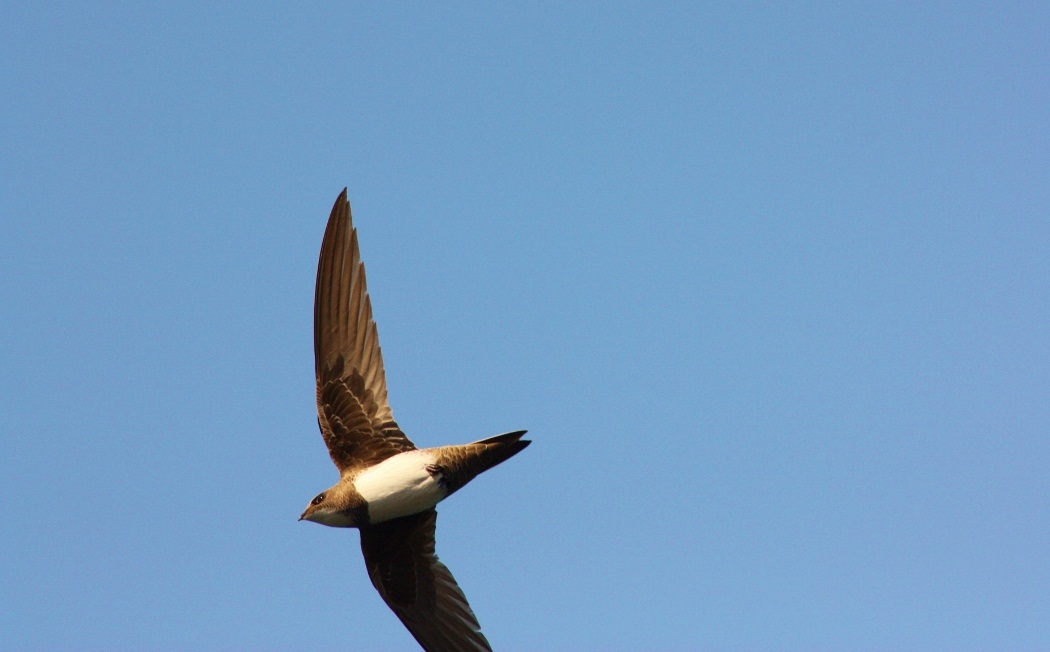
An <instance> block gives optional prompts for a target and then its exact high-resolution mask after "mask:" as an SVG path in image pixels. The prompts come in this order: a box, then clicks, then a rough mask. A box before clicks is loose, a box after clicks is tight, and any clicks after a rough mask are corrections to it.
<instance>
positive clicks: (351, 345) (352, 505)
mask: <svg viewBox="0 0 1050 652" xmlns="http://www.w3.org/2000/svg"><path fill="white" fill-rule="evenodd" d="M314 366H315V371H316V377H317V424H318V426H319V427H320V429H321V435H322V437H323V439H324V443H325V445H326V446H327V448H328V453H329V456H330V457H331V458H332V462H334V463H335V466H336V468H337V469H338V470H339V481H338V482H337V483H336V484H334V485H333V486H332V487H330V488H328V489H326V490H324V491H322V492H321V493H319V494H317V496H316V497H315V498H314V499H313V500H311V501H310V504H309V505H308V506H307V507H306V510H305V511H303V513H302V515H300V516H299V520H300V521H303V520H306V521H312V522H315V523H320V524H323V525H328V526H331V527H343V528H357V529H358V530H360V533H361V552H362V554H363V555H364V560H365V567H366V569H367V570H368V577H369V579H371V581H372V584H373V586H375V588H376V590H377V591H378V592H379V595H380V596H381V597H382V598H383V600H384V601H385V602H386V604H387V606H389V607H390V609H391V610H392V611H393V612H394V614H395V615H397V617H398V618H399V619H400V620H401V622H402V623H403V624H404V626H405V627H406V628H407V629H408V631H409V632H410V633H411V634H412V636H413V637H415V639H416V641H417V642H418V643H419V644H420V646H422V648H423V649H424V650H427V651H428V652H449V651H457V652H458V651H460V650H491V649H492V647H491V646H490V645H489V642H488V640H487V639H486V638H485V635H484V634H482V633H481V626H480V625H479V623H478V619H477V617H476V616H475V615H474V611H473V610H472V609H471V608H470V604H469V603H468V602H467V598H466V596H465V595H464V594H463V591H462V590H461V589H460V587H459V585H458V584H457V583H456V580H455V578H454V577H453V576H452V573H451V572H449V570H448V568H447V567H446V566H445V565H444V564H443V563H441V562H440V561H439V560H438V557H437V555H436V554H435V552H434V531H435V528H436V525H437V511H436V510H435V509H434V508H435V506H436V505H437V504H438V503H439V502H441V501H442V500H444V499H445V498H448V497H449V496H450V495H452V494H453V493H455V492H456V491H458V490H459V489H462V488H463V486H464V485H466V484H467V483H468V482H470V481H471V480H472V479H473V478H474V477H476V476H477V475H478V474H480V473H482V472H483V471H486V470H488V469H490V468H492V467H494V466H496V465H497V464H499V463H501V462H504V461H506V460H507V459H509V458H511V457H513V456H514V455H516V454H517V453H519V452H521V451H522V450H523V449H524V448H525V447H526V446H528V445H529V444H530V443H532V442H531V441H529V440H525V439H522V438H521V437H522V435H524V434H525V432H526V431H524V430H517V431H514V432H508V433H505V434H502V435H496V436H495V437H489V438H488V439H482V440H480V441H475V442H473V443H470V444H462V445H452V446H439V447H436V448H417V447H416V446H415V445H414V444H413V443H412V442H411V441H410V440H409V439H408V437H407V436H406V435H405V433H404V432H402V431H401V428H400V427H398V425H397V422H395V421H394V417H393V413H392V411H391V409H390V404H389V402H388V400H387V386H386V373H385V371H384V369H383V356H382V352H381V350H380V348H379V335H378V330H377V328H376V323H375V321H374V319H373V318H372V304H371V300H370V299H369V297H368V290H367V288H366V286H365V267H364V263H363V262H362V261H361V252H360V247H359V245H358V240H357V230H356V229H355V228H354V226H353V222H352V217H351V212H350V203H349V201H348V200H347V190H346V188H343V192H342V193H340V195H339V197H338V198H337V199H336V201H335V205H334V206H332V212H331V215H330V216H329V218H328V225H327V227H326V228H325V233H324V239H323V240H322V243H321V253H320V256H319V259H318V263H317V284H316V287H315V293H314Z"/></svg>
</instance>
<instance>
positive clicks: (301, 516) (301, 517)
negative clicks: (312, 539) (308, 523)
mask: <svg viewBox="0 0 1050 652" xmlns="http://www.w3.org/2000/svg"><path fill="white" fill-rule="evenodd" d="M304 518H306V512H303V513H302V514H300V515H299V520H300V521H301V520H303V519H304Z"/></svg>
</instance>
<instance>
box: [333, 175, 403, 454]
mask: <svg viewBox="0 0 1050 652" xmlns="http://www.w3.org/2000/svg"><path fill="white" fill-rule="evenodd" d="M314 362H315V369H316V372H317V424H318V425H319V426H320V427H321V434H322V435H323V436H324V441H325V444H326V445H327V446H328V453H329V454H330V455H331V456H332V461H333V462H335V465H336V467H338V469H339V471H340V473H342V474H345V473H347V472H348V471H350V470H352V469H355V468H359V467H363V466H371V465H373V464H376V463H378V462H381V461H382V460H384V459H386V458H388V457H391V456H393V455H396V454H398V453H400V452H403V451H407V450H413V449H414V448H415V446H413V445H412V442H411V441H409V440H408V438H407V437H405V434H404V433H403V432H401V429H400V428H398V426H397V423H395V422H394V417H393V414H392V412H391V411H390V405H389V404H388V403H387V395H386V374H385V373H384V372H383V356H382V353H381V352H380V350H379V334H378V332H377V331H376V324H375V322H374V321H373V320H372V303H371V301H369V299H368V290H367V288H366V287H365V266H364V263H362V262H361V252H360V250H359V249H358V245H357V231H356V230H355V229H354V227H353V224H352V222H351V217H350V204H349V203H348V202H347V200H346V188H343V192H342V193H341V194H340V195H339V198H338V199H336V200H335V205H334V206H333V207H332V214H331V216H330V217H329V218H328V227H327V228H326V229H325V233H324V241H323V242H322V243H321V256H320V260H318V263H317V287H316V292H315V294H314Z"/></svg>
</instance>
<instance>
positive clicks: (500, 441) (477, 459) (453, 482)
mask: <svg viewBox="0 0 1050 652" xmlns="http://www.w3.org/2000/svg"><path fill="white" fill-rule="evenodd" d="M525 432H526V431H524V430H517V431H515V432H508V433H505V434H502V435H496V436H495V437H489V438H488V439H482V440H480V441H476V442H474V443H472V444H463V445H461V446H442V447H441V448H439V449H437V453H438V456H439V460H440V461H439V462H438V465H439V466H440V467H441V471H442V475H443V477H444V480H445V485H446V486H447V487H448V493H449V494H450V495H451V494H452V493H453V492H455V491H457V490H459V489H461V488H462V487H463V485H465V484H467V483H468V482H470V481H471V480H473V479H474V478H476V477H477V476H478V475H479V474H481V473H483V472H485V471H488V470H489V469H491V468H492V467H494V466H496V465H497V464H499V463H501V462H505V461H506V460H508V459H510V458H511V457H514V456H515V455H517V454H518V453H519V452H521V451H522V450H523V449H524V448H525V447H526V446H528V445H529V444H531V443H532V441H531V440H528V439H522V438H521V436H522V435H524V434H525Z"/></svg>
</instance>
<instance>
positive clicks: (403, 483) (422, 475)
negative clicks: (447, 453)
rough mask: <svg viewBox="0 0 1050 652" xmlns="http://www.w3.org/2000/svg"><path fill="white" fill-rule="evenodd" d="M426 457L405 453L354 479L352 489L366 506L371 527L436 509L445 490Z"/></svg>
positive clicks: (420, 453) (425, 454)
mask: <svg viewBox="0 0 1050 652" xmlns="http://www.w3.org/2000/svg"><path fill="white" fill-rule="evenodd" d="M433 461H434V460H433V458H432V457H431V455H430V454H428V453H424V452H423V451H418V450H416V451H408V452H407V453H399V454H397V455H395V456H393V457H391V458H388V459H385V460H383V461H382V462H380V463H379V464H376V465H375V466H373V467H372V468H370V469H367V470H365V471H363V472H362V473H361V474H360V475H358V476H357V477H356V478H354V488H355V489H357V493H359V494H361V497H362V498H364V499H365V502H367V503H368V517H369V520H370V521H371V522H372V523H382V522H383V521H389V520H390V519H392V518H398V517H400V516H408V515H409V514H418V513H419V512H422V511H424V510H427V509H430V508H431V507H433V506H434V505H437V504H438V503H439V502H440V501H441V499H442V498H444V497H445V489H444V488H443V487H442V486H441V483H440V482H439V481H438V478H437V477H434V476H432V475H430V473H428V472H427V470H426V465H427V464H431V463H433Z"/></svg>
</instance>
